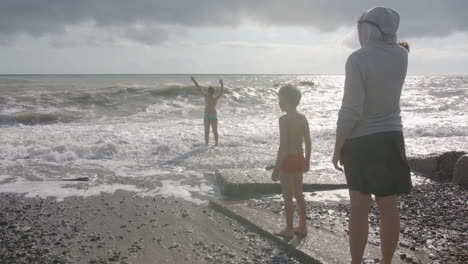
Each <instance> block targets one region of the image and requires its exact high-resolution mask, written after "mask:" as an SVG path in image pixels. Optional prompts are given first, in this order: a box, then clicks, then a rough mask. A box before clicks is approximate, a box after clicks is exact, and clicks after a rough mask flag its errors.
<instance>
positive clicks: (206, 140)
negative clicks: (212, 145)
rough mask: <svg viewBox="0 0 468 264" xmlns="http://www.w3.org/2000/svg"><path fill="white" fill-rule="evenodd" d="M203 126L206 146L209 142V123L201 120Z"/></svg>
mask: <svg viewBox="0 0 468 264" xmlns="http://www.w3.org/2000/svg"><path fill="white" fill-rule="evenodd" d="M203 124H204V125H205V144H206V145H207V146H208V142H209V140H210V121H208V120H206V119H203Z"/></svg>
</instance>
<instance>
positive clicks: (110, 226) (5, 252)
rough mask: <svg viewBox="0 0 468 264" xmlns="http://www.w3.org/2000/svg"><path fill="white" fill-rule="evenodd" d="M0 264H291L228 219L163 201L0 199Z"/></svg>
mask: <svg viewBox="0 0 468 264" xmlns="http://www.w3.org/2000/svg"><path fill="white" fill-rule="evenodd" d="M0 260H1V263H122V264H123V263H298V262H297V261H296V260H294V259H292V258H291V257H290V256H288V254H286V253H285V252H284V251H282V250H281V249H278V247H277V245H275V244H274V243H273V242H271V241H268V240H266V239H264V238H261V237H260V236H259V235H257V234H255V233H252V232H250V231H248V230H246V229H245V228H244V227H243V226H242V225H240V224H239V223H238V222H236V221H235V220H232V219H230V218H227V217H226V216H224V215H222V214H220V213H218V212H216V211H213V210H212V209H211V208H210V207H209V206H208V205H197V204H194V203H191V202H187V201H184V200H179V199H175V198H170V197H161V196H158V197H136V196H135V195H134V193H130V192H125V191H117V192H116V193H114V194H102V195H99V196H91V197H88V198H81V197H71V198H66V199H65V200H63V201H61V202H58V201H56V200H55V199H53V198H48V199H41V198H24V197H22V196H21V195H17V194H0Z"/></svg>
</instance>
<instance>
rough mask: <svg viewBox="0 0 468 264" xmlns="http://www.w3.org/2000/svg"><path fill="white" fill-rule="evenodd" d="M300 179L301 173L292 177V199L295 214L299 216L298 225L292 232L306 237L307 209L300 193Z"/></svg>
mask: <svg viewBox="0 0 468 264" xmlns="http://www.w3.org/2000/svg"><path fill="white" fill-rule="evenodd" d="M291 176H293V175H291ZM302 178H303V173H302V172H300V173H297V174H294V177H293V190H294V198H295V199H296V203H297V213H298V215H299V224H298V226H297V227H295V228H294V232H296V233H299V234H301V235H307V224H306V215H307V209H306V202H305V199H304V194H303V193H302Z"/></svg>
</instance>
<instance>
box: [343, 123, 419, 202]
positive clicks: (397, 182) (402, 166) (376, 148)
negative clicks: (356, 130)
mask: <svg viewBox="0 0 468 264" xmlns="http://www.w3.org/2000/svg"><path fill="white" fill-rule="evenodd" d="M341 157H342V161H343V166H344V170H345V175H346V181H347V183H348V189H350V190H355V191H359V192H361V193H365V194H374V195H376V196H388V195H395V194H407V193H409V192H410V191H411V187H412V184H411V173H410V168H409V166H408V161H407V159H406V154H405V141H404V138H403V132H401V131H391V132H381V133H375V134H371V135H367V136H362V137H357V138H352V139H349V140H347V141H346V143H345V145H344V146H343V149H342V152H341Z"/></svg>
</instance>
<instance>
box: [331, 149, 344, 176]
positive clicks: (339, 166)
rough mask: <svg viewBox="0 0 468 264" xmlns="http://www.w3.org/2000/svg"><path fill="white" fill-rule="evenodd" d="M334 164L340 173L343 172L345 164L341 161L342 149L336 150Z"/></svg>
mask: <svg viewBox="0 0 468 264" xmlns="http://www.w3.org/2000/svg"><path fill="white" fill-rule="evenodd" d="M332 163H333V166H334V167H335V169H337V170H339V171H343V162H342V160H341V148H340V149H336V148H335V151H334V152H333V158H332Z"/></svg>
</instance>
